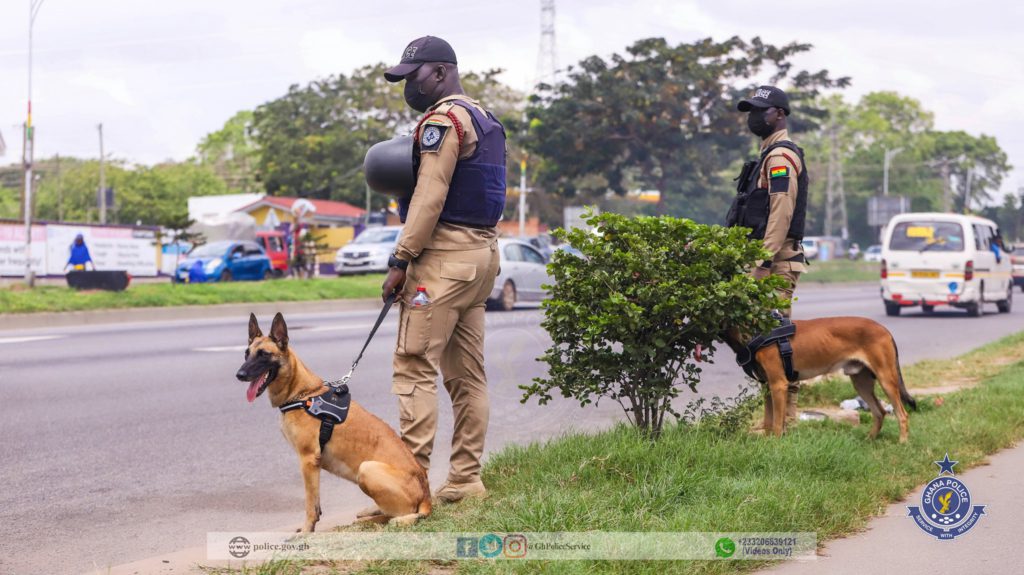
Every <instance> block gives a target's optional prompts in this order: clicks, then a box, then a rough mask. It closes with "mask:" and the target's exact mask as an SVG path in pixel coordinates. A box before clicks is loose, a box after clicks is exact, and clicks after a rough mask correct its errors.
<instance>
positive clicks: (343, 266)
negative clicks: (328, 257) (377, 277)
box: [334, 226, 402, 276]
mask: <svg viewBox="0 0 1024 575" xmlns="http://www.w3.org/2000/svg"><path fill="white" fill-rule="evenodd" d="M400 237H402V226H382V227H376V228H366V229H365V230H363V233H361V234H359V235H358V236H357V237H356V238H355V239H354V240H352V241H351V242H349V243H348V244H346V245H345V246H343V247H342V248H341V249H339V250H338V252H337V254H335V256H334V270H335V271H336V272H337V273H338V275H339V276H345V275H352V274H365V273H370V272H386V271H388V257H389V256H390V255H391V254H392V253H394V251H395V246H396V245H398V238H400Z"/></svg>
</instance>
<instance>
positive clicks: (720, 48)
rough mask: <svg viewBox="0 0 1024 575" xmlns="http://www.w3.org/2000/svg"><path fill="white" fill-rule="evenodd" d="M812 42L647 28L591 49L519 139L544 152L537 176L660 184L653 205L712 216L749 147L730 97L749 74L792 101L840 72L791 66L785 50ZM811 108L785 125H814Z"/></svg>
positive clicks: (573, 189) (554, 181) (742, 92)
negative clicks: (683, 36)
mask: <svg viewBox="0 0 1024 575" xmlns="http://www.w3.org/2000/svg"><path fill="white" fill-rule="evenodd" d="M809 49H810V46H809V45H807V44H796V43H794V44H788V45H786V46H781V47H776V46H772V45H770V44H765V43H763V42H762V41H761V40H760V39H759V38H754V39H753V40H751V41H749V42H746V41H743V40H741V39H739V38H737V37H734V38H730V39H729V40H726V41H725V42H720V43H719V42H715V41H713V40H711V39H704V40H699V41H697V42H693V43H689V44H687V43H683V44H679V45H676V46H672V45H670V44H669V43H668V42H666V41H665V40H664V39H662V38H648V39H645V40H640V41H637V42H636V43H634V44H633V45H632V46H630V47H629V48H627V49H626V52H627V55H626V56H622V55H619V54H614V55H613V56H612V57H611V59H610V61H606V60H604V59H603V58H601V57H599V56H591V57H589V58H587V59H585V60H583V61H582V62H580V63H579V64H578V67H575V68H570V69H569V72H568V77H569V80H568V82H566V83H565V84H562V85H560V86H557V87H553V88H552V87H548V89H547V90H546V91H545V92H543V93H542V95H541V96H540V97H538V98H536V99H535V100H534V102H533V104H532V106H531V107H530V109H529V114H530V118H531V120H530V122H531V123H530V130H531V133H530V136H531V137H530V140H529V142H528V147H529V149H530V150H531V151H532V152H534V153H537V154H539V155H541V156H542V157H543V158H544V163H543V164H542V166H541V168H540V174H539V178H540V181H541V183H542V185H544V186H545V187H548V188H549V189H554V190H558V191H559V192H561V193H563V194H566V195H581V196H584V197H591V198H593V197H596V196H601V195H603V194H604V193H605V192H606V191H608V190H610V191H612V192H614V193H616V194H619V195H623V194H625V193H626V191H628V190H629V189H635V188H642V189H657V190H659V191H660V192H661V198H662V199H661V201H660V203H659V205H658V210H659V211H661V212H668V211H671V212H672V213H675V214H678V215H685V216H689V217H694V218H697V219H699V220H702V221H720V220H721V219H722V217H723V216H722V214H723V213H724V212H725V208H726V207H727V206H728V202H729V195H730V194H731V193H732V191H731V190H730V187H731V186H730V185H729V183H730V182H731V176H728V177H727V176H726V175H725V174H724V172H723V170H725V169H726V168H728V167H729V166H731V165H732V164H733V163H734V161H736V160H738V159H740V158H741V157H743V156H746V155H747V153H748V152H752V151H753V144H754V140H753V137H752V136H751V135H750V134H749V132H748V131H747V129H746V126H745V123H744V116H743V114H739V113H737V112H736V109H735V105H736V102H737V101H739V100H740V99H742V98H743V97H746V96H748V95H749V94H750V92H751V91H752V89H753V88H754V86H755V85H756V82H754V78H763V77H765V76H766V75H767V76H769V77H770V80H769V81H770V82H771V83H773V84H783V83H784V81H785V83H786V84H787V91H788V93H789V94H790V97H791V101H792V102H793V103H794V105H798V104H797V103H798V102H800V101H802V100H805V99H807V98H810V97H813V96H815V95H816V94H817V93H818V90H819V89H821V88H827V87H836V86H839V87H841V86H845V85H847V84H848V82H849V80H848V79H846V78H839V79H832V78H831V77H829V74H828V72H827V71H825V70H822V71H819V72H816V73H810V72H806V71H800V72H794V70H793V64H792V63H791V62H790V59H791V58H792V57H793V56H795V55H798V54H800V53H803V52H806V51H807V50H809ZM815 116H820V113H819V112H817V111H813V113H809V114H804V115H803V116H802V118H801V121H799V122H798V121H796V120H797V119H796V118H794V125H793V129H794V130H799V129H806V128H809V127H813V126H815V125H816V124H815ZM801 122H802V123H801Z"/></svg>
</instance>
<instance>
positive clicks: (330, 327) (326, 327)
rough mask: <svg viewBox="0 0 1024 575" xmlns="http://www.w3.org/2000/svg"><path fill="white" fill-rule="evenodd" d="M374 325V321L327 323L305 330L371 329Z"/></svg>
mask: <svg viewBox="0 0 1024 575" xmlns="http://www.w3.org/2000/svg"><path fill="white" fill-rule="evenodd" d="M372 327H373V324H372V323H368V324H366V325H325V326H321V327H311V328H309V329H307V330H305V331H342V330H346V329H365V330H370V329H371V328H372Z"/></svg>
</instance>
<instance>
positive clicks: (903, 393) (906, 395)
mask: <svg viewBox="0 0 1024 575" xmlns="http://www.w3.org/2000/svg"><path fill="white" fill-rule="evenodd" d="M889 339H891V340H892V349H893V351H894V352H895V353H896V375H898V376H899V379H900V399H902V400H903V401H904V403H906V404H907V405H909V406H910V408H911V409H913V410H914V411H917V400H915V399H914V396H912V395H910V392H909V391H907V386H906V385H905V384H904V383H903V370H902V369H901V368H900V348H899V347H898V346H897V345H896V338H894V337H892V334H889Z"/></svg>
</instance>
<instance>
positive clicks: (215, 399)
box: [0, 286, 1024, 574]
mask: <svg viewBox="0 0 1024 575" xmlns="http://www.w3.org/2000/svg"><path fill="white" fill-rule="evenodd" d="M799 294H800V296H801V299H800V301H799V302H798V303H797V305H796V317H798V318H799V317H804V318H809V317H821V316H826V315H863V316H868V317H871V318H874V319H877V320H879V321H883V322H884V323H885V324H886V325H887V326H889V327H890V329H891V330H892V331H893V333H894V335H895V337H896V340H897V342H899V344H900V357H901V358H902V359H903V361H904V362H913V361H917V360H920V359H925V358H939V357H949V356H952V355H955V354H958V353H961V352H964V351H967V350H969V349H971V348H973V347H976V346H978V345H980V344H982V343H985V342H987V341H991V340H994V339H997V338H999V337H1001V336H1004V335H1007V334H1010V333H1013V332H1014V331H1016V330H1019V329H1021V326H1022V325H1024V323H1022V322H1021V316H1022V315H1024V312H1022V311H1020V309H1018V311H1015V312H1014V313H1013V314H1010V315H996V314H994V313H992V314H991V315H987V316H985V317H983V318H980V319H971V318H967V317H966V316H965V315H964V314H963V313H962V312H950V313H937V314H935V315H934V316H924V315H921V314H917V313H915V314H909V315H907V316H904V317H900V318H886V317H884V314H883V311H882V304H881V301H880V300H879V297H878V291H877V287H869V286H856V287H843V288H831V289H827V290H826V289H820V288H819V289H813V288H805V289H802V290H801V291H800V292H799ZM992 312H994V308H993V310H992ZM394 315H395V314H392V317H391V318H389V320H388V321H387V322H386V323H385V325H384V326H383V327H382V328H381V331H380V332H379V333H378V336H377V337H378V339H377V341H376V342H375V344H374V345H372V346H371V348H370V349H369V350H368V351H367V356H366V357H365V358H364V360H363V362H362V364H361V366H360V369H359V371H358V373H357V375H356V377H355V379H354V381H353V382H352V388H353V390H354V394H355V398H356V400H357V401H359V402H361V403H362V404H363V405H364V406H366V407H367V408H368V409H370V410H371V411H373V412H374V413H377V414H378V415H380V416H381V417H383V418H384V420H385V421H387V422H388V423H389V424H391V425H392V426H394V425H396V424H397V417H398V415H397V406H396V403H395V400H394V398H393V396H391V395H390V393H389V388H390V374H391V352H392V350H393V347H394V344H393V342H394V339H395V317H394ZM375 316H376V312H375V311H372V310H371V311H365V312H345V313H335V314H330V315H325V314H320V315H316V316H314V315H310V314H306V315H295V316H293V317H290V318H287V319H288V320H289V324H290V330H291V341H292V345H293V347H294V349H295V350H296V351H297V353H298V354H299V355H300V357H302V358H303V359H304V360H305V361H306V362H307V364H308V365H309V366H310V367H311V368H312V369H313V370H315V371H316V372H317V373H319V374H321V375H323V376H324V377H326V378H337V377H339V376H341V375H342V374H343V373H344V372H345V371H347V368H348V365H349V364H350V362H351V360H352V358H353V355H354V354H355V353H356V352H357V350H358V348H359V346H360V345H361V343H362V339H363V338H364V337H365V334H366V333H367V331H368V329H369V327H370V326H371V325H372V322H373V319H374V317H375ZM540 317H541V316H540V312H539V311H538V310H536V309H523V310H518V311H515V312H511V313H492V314H488V316H487V321H488V328H487V346H486V353H487V369H488V374H489V378H490V389H491V402H492V416H491V429H490V432H489V436H488V437H489V439H488V441H489V444H488V450H489V451H493V450H497V449H500V448H501V447H502V446H503V445H505V444H507V443H509V442H529V441H537V440H544V439H546V438H550V437H552V436H555V435H557V434H560V433H562V432H564V431H567V430H569V429H581V430H588V429H598V428H603V427H607V426H608V425H610V424H611V423H613V422H615V421H619V420H621V419H622V415H621V411H620V409H619V408H618V406H617V405H616V404H611V403H605V404H603V405H602V406H601V407H600V408H596V409H595V408H588V409H582V408H579V407H578V406H577V405H575V404H573V403H572V402H569V401H564V400H563V401H556V402H555V403H554V405H551V406H546V407H539V406H537V404H536V401H533V400H531V401H530V402H528V403H527V404H526V405H522V404H520V402H519V400H520V397H521V392H520V391H519V389H518V387H517V386H518V385H520V384H523V383H525V382H528V381H529V380H530V379H531V378H532V377H536V376H539V375H542V374H543V368H542V364H539V363H537V362H536V361H535V358H536V357H537V356H538V355H539V354H540V353H541V352H542V350H543V349H545V347H546V345H547V344H548V339H547V338H546V336H545V334H544V332H543V331H542V330H541V329H540V328H539V322H540ZM261 319H262V321H263V322H264V324H265V325H264V328H265V329H266V324H267V323H269V320H270V318H269V317H265V318H261ZM245 338H246V318H245V317H238V318H230V319H204V320H188V321H181V322H159V323H146V324H137V323H136V324H121V325H109V326H89V327H80V328H61V329H52V330H19V331H6V332H5V331H2V330H0V406H2V410H3V411H2V417H0V461H2V464H0V479H2V481H0V485H2V486H3V489H2V490H0V573H19V574H23V573H27V574H32V573H55V572H61V573H69V572H81V571H84V570H87V569H94V568H97V567H104V566H108V565H118V564H123V563H126V562H129V561H133V560H136V559H141V558H145V557H152V556H154V555H159V554H164V553H168V552H172V551H175V550H178V549H182V548H187V547H195V546H201V545H204V544H205V540H206V533H207V532H208V531H229V530H247V531H255V530H273V529H278V530H280V529H282V528H285V527H292V528H293V527H296V526H298V525H299V524H300V522H301V520H302V509H303V491H302V486H301V479H300V475H299V471H298V466H297V463H296V461H297V460H296V458H295V455H294V454H293V452H292V451H291V448H290V447H289V446H288V445H287V443H286V441H285V440H284V438H283V437H282V436H281V434H280V432H279V431H278V429H277V428H278V414H277V412H276V411H275V410H273V409H271V408H270V406H269V404H268V403H267V400H266V399H264V398H260V399H259V400H257V402H256V403H255V404H252V405H250V404H248V403H246V401H245V384H242V383H239V382H237V381H235V379H234V377H233V374H234V372H235V370H236V369H237V368H238V366H239V365H240V364H241V362H242V349H243V345H244V344H245ZM741 381H742V377H741V372H740V371H739V370H738V369H737V368H736V367H735V366H734V364H733V363H732V360H731V358H726V357H723V359H722V361H721V364H719V365H710V366H708V368H707V369H706V371H705V373H704V380H703V381H702V389H701V393H702V394H707V395H715V394H718V395H729V394H732V393H734V392H735V390H736V389H737V387H738V385H739V384H740V383H741ZM442 389H443V388H442ZM439 396H440V397H442V399H441V418H440V422H439V432H438V437H437V444H436V451H435V456H434V461H435V464H434V467H433V468H432V469H431V471H430V479H431V484H432V485H435V486H436V485H439V484H440V482H442V481H443V479H444V476H445V473H446V467H445V465H444V462H446V461H447V457H448V454H449V449H448V445H449V443H450V440H451V409H450V402H449V401H448V400H447V398H446V397H445V394H444V393H443V391H442V393H441V394H440V395H439ZM689 399H691V398H690V397H686V398H684V403H685V400H689ZM322 499H323V506H324V510H325V522H324V523H322V526H329V525H331V524H332V523H333V524H337V523H339V522H344V521H348V520H350V519H351V518H352V516H353V514H354V512H355V510H356V509H358V508H360V507H362V506H364V505H366V504H367V502H368V500H367V499H366V498H365V496H363V495H362V493H360V492H359V491H358V488H357V487H355V486H354V485H351V484H349V483H347V482H344V481H342V480H340V479H337V478H333V477H330V478H328V479H325V480H324V483H323V491H322Z"/></svg>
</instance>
